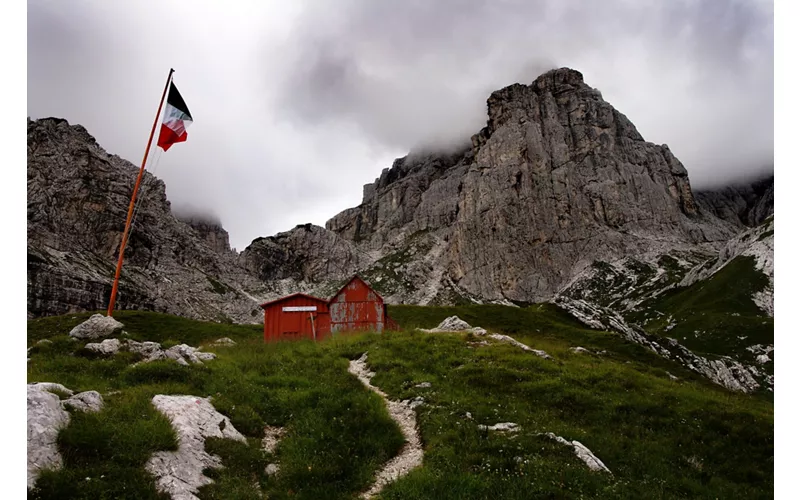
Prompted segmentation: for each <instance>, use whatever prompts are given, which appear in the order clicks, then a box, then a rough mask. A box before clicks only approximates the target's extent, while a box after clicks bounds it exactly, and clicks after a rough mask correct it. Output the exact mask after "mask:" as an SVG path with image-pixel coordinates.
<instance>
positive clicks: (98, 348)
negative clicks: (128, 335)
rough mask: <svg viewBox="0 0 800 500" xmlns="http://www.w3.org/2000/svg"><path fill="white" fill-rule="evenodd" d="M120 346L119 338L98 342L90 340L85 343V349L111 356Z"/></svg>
mask: <svg viewBox="0 0 800 500" xmlns="http://www.w3.org/2000/svg"><path fill="white" fill-rule="evenodd" d="M121 347H122V343H121V342H120V341H119V339H105V340H104V341H102V342H100V343H97V342H92V343H89V344H86V349H88V350H90V351H92V352H96V353H97V354H102V355H103V356H112V355H114V354H116V353H117V352H118V351H119V350H120V348H121Z"/></svg>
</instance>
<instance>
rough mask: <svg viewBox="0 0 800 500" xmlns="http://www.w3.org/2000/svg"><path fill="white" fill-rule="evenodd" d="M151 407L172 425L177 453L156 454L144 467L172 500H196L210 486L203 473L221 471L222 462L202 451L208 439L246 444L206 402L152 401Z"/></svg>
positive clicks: (194, 399) (177, 398) (162, 397)
mask: <svg viewBox="0 0 800 500" xmlns="http://www.w3.org/2000/svg"><path fill="white" fill-rule="evenodd" d="M153 406H155V407H156V409H157V410H158V411H160V412H161V413H163V414H164V415H165V416H166V417H167V418H168V419H169V420H170V422H171V423H172V427H173V429H175V433H176V434H177V435H178V451H159V452H156V453H154V454H153V456H152V457H150V459H149V460H148V461H147V463H146V464H145V469H146V470H147V472H149V473H150V474H152V475H154V476H155V477H156V488H157V489H158V491H159V492H162V493H167V494H169V495H170V497H172V498H173V499H174V500H196V499H197V498H198V497H197V495H196V494H197V492H198V490H199V489H200V488H201V487H202V486H204V485H206V484H210V483H212V482H213V480H211V479H210V478H208V477H206V476H205V475H204V474H203V470H204V469H209V468H211V469H217V468H220V467H222V459H221V458H220V457H218V456H216V455H211V454H209V453H207V452H206V451H205V445H204V443H205V440H206V438H209V437H216V438H224V439H233V440H235V441H240V442H242V443H245V444H246V443H247V440H246V439H245V437H244V436H243V435H242V434H241V433H239V431H237V430H236V428H235V427H234V426H233V424H232V423H231V421H230V419H229V418H228V417H226V416H224V415H222V414H220V413H219V412H217V410H216V409H214V406H213V405H212V404H211V402H210V400H209V399H207V398H199V397H196V396H165V395H161V394H159V395H156V396H154V397H153Z"/></svg>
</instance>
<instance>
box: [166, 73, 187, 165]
mask: <svg viewBox="0 0 800 500" xmlns="http://www.w3.org/2000/svg"><path fill="white" fill-rule="evenodd" d="M191 124H192V114H191V113H189V107H188V106H186V103H185V102H184V100H183V97H181V94H180V92H178V87H176V86H175V84H174V83H172V82H170V86H169V95H168V96H167V107H166V109H165V110H164V121H162V122H161V133H160V134H159V136H158V146H159V147H160V148H161V149H163V150H164V151H166V150H168V149H169V148H170V146H172V145H173V144H175V143H176V142H183V141H185V140H186V129H187V128H189V125H191Z"/></svg>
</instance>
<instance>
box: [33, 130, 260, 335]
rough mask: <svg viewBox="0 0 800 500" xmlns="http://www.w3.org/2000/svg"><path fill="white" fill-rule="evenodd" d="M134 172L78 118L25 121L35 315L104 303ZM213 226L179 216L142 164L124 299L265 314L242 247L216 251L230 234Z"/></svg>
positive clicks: (143, 304) (202, 314) (211, 313)
mask: <svg viewBox="0 0 800 500" xmlns="http://www.w3.org/2000/svg"><path fill="white" fill-rule="evenodd" d="M137 174H138V168H137V167H135V166H134V165H132V164H130V163H129V162H127V161H125V160H123V159H122V158H119V157H118V156H114V155H109V154H108V153H106V152H105V151H104V150H103V149H102V148H101V147H100V146H99V145H98V144H97V142H96V141H95V139H94V138H93V137H92V136H91V135H90V134H89V133H88V132H87V131H86V129H84V128H83V127H81V126H80V125H74V126H71V125H70V124H69V123H67V121H66V120H61V119H57V118H47V119H41V120H36V121H30V120H29V121H28V315H29V317H35V316H41V315H51V314H64V313H67V312H72V311H80V310H98V309H100V310H103V309H105V308H106V307H107V304H108V300H109V296H110V291H111V284H112V282H113V277H114V270H115V267H116V261H117V256H118V251H119V245H120V241H121V238H122V232H123V229H124V226H125V219H126V216H127V211H128V205H129V203H130V196H131V193H132V191H133V185H134V181H135V179H136V176H137ZM209 234H210V233H209ZM214 234H215V235H218V237H217V236H214V237H213V238H209V235H208V234H206V235H205V236H203V235H202V234H199V233H198V231H197V230H196V229H194V228H192V227H191V226H189V225H188V224H186V223H184V222H182V221H180V220H178V219H176V218H175V217H174V216H173V215H172V212H171V209H170V203H169V201H167V198H166V193H165V186H164V183H163V182H162V181H160V180H158V179H157V178H155V177H153V176H152V175H150V174H149V173H148V172H145V175H144V178H143V181H142V187H141V188H140V192H139V194H138V201H137V211H136V215H135V218H134V224H133V226H132V231H131V233H130V237H129V242H128V245H127V247H126V249H125V264H124V265H123V270H122V276H121V279H120V290H119V295H118V299H117V307H118V308H119V309H149V310H156V311H161V312H169V313H172V314H179V315H182V316H187V317H192V318H198V319H213V320H233V321H237V322H245V321H247V322H255V321H258V317H259V315H258V314H257V309H258V305H257V304H258V301H257V300H256V299H254V298H251V297H249V296H248V294H247V292H244V289H245V288H246V289H248V290H250V291H251V292H254V293H258V289H259V287H260V284H259V283H258V282H257V280H255V279H253V278H252V277H250V276H249V275H248V273H247V272H246V271H245V270H244V268H242V267H240V266H239V265H238V263H237V262H236V256H235V255H233V254H231V253H228V254H225V255H223V254H220V253H219V251H220V250H227V241H223V240H226V238H227V234H225V236H224V238H223V236H222V235H221V234H220V233H219V231H215V232H214ZM210 239H211V242H212V246H210V245H209V243H208V242H209V240H210ZM243 292H244V293H243ZM253 312H255V314H253Z"/></svg>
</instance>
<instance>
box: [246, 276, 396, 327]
mask: <svg viewBox="0 0 800 500" xmlns="http://www.w3.org/2000/svg"><path fill="white" fill-rule="evenodd" d="M261 307H262V308H263V309H264V341H265V342H274V341H277V340H284V339H298V338H309V339H314V340H318V339H323V338H326V337H328V336H330V335H331V334H332V333H335V332H344V331H355V330H374V331H377V332H382V331H383V330H386V329H388V330H394V329H397V324H396V323H395V322H394V321H392V319H391V318H389V315H388V313H387V311H386V304H384V303H383V298H382V297H381V296H380V295H378V292H376V291H375V290H373V289H372V288H371V287H370V286H369V285H368V284H367V283H366V282H365V281H364V280H362V279H361V278H360V277H358V276H354V277H353V278H351V279H350V281H348V282H347V284H346V285H344V286H343V287H342V288H341V289H340V290H339V291H338V292H336V293H335V294H334V295H333V297H332V298H331V299H330V300H325V299H320V298H318V297H313V296H311V295H306V294H304V293H295V294H293V295H288V296H286V297H283V298H280V299H278V300H273V301H271V302H267V303H265V304H261Z"/></svg>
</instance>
